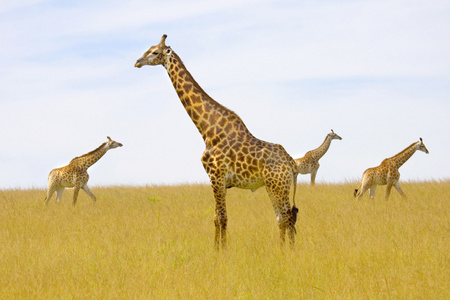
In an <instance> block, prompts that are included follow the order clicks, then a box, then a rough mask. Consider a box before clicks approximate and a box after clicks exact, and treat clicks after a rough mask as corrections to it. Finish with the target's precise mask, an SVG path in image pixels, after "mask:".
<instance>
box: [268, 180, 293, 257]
mask: <svg viewBox="0 0 450 300" xmlns="http://www.w3.org/2000/svg"><path fill="white" fill-rule="evenodd" d="M266 190H267V193H268V194H269V197H270V199H271V200H272V205H273V207H274V209H275V213H276V214H277V220H278V227H279V229H280V243H281V247H283V246H284V244H285V241H286V231H287V234H288V237H289V242H290V245H291V247H292V248H293V247H294V245H295V233H296V230H295V222H296V220H297V213H298V208H297V207H295V206H293V207H292V208H291V207H290V202H289V187H288V188H285V189H281V188H279V187H276V186H273V187H272V186H269V185H266Z"/></svg>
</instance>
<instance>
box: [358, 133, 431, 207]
mask: <svg viewBox="0 0 450 300" xmlns="http://www.w3.org/2000/svg"><path fill="white" fill-rule="evenodd" d="M416 150H420V151H423V152H425V153H428V149H427V148H426V147H425V145H424V143H423V141H422V138H420V140H419V141H418V142H415V143H412V144H411V145H410V146H408V147H407V148H406V149H405V150H403V151H402V152H400V153H398V154H397V155H395V156H393V157H391V158H386V159H385V160H383V161H382V162H381V164H380V165H379V166H378V167H374V168H369V169H367V170H365V171H364V173H363V176H362V181H361V184H360V185H359V187H358V188H357V189H355V191H354V193H353V195H354V196H355V197H356V199H357V200H359V199H360V198H361V197H362V196H363V195H364V193H365V192H366V191H367V190H369V195H370V199H373V198H374V197H375V189H376V188H377V185H387V187H386V196H385V199H386V200H388V199H389V195H390V193H391V188H392V186H394V187H395V189H396V190H397V191H398V192H399V193H400V195H401V196H402V197H403V198H406V195H405V193H403V191H402V189H401V188H400V186H399V183H398V182H399V179H400V172H399V171H398V169H399V168H400V167H401V166H402V165H403V164H404V163H405V162H406V161H407V160H408V159H409V158H410V157H411V156H412V155H413V154H414V153H415V152H416Z"/></svg>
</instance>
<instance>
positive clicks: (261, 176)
mask: <svg viewBox="0 0 450 300" xmlns="http://www.w3.org/2000/svg"><path fill="white" fill-rule="evenodd" d="M166 37H167V36H166V35H163V37H162V38H161V41H160V42H159V44H158V45H156V46H152V47H150V48H149V50H148V51H146V52H145V53H144V54H143V56H142V57H141V58H139V59H138V60H137V62H136V64H135V67H138V68H140V67H142V66H144V65H163V66H164V67H165V68H166V70H167V73H168V74H169V77H170V79H171V81H172V84H173V86H174V88H175V91H176V92H177V94H178V97H179V98H180V100H181V103H182V104H183V106H184V108H185V109H186V112H187V113H188V115H189V116H190V117H191V119H192V121H193V122H194V124H195V126H196V127H197V129H198V131H199V132H200V134H201V135H202V137H203V140H204V141H205V145H206V149H205V151H204V152H203V155H202V158H201V160H202V163H203V167H204V168H205V171H206V173H207V174H208V175H209V178H210V181H211V187H212V189H213V192H214V197H215V201H216V203H215V204H216V207H215V216H214V223H215V228H216V230H215V239H214V241H215V247H216V249H219V244H220V242H221V244H222V248H226V240H227V235H226V227H227V211H226V201H225V196H226V190H227V189H228V188H232V187H238V188H242V189H251V190H256V189H258V188H260V187H262V186H264V185H265V186H266V190H267V192H268V194H269V196H270V199H271V201H272V205H273V208H274V210H275V213H276V215H277V220H278V226H279V229H280V238H281V244H282V245H283V244H284V241H285V235H286V230H288V236H289V239H290V244H291V246H293V245H294V241H295V238H294V234H295V221H296V215H297V212H298V209H297V208H296V207H295V205H294V206H293V207H292V208H291V206H290V202H289V191H290V187H291V186H292V185H294V197H295V183H296V178H297V172H296V165H295V162H294V160H293V159H292V157H291V156H290V155H289V154H288V153H287V152H286V150H285V149H284V148H283V147H282V146H281V145H278V144H273V143H269V142H265V141H262V140H259V139H257V138H255V137H254V136H253V135H252V134H251V133H250V131H249V130H248V129H247V127H246V126H245V124H244V122H243V121H242V120H241V118H240V117H239V116H238V115H237V114H236V113H234V112H233V111H231V110H229V109H228V108H226V107H224V106H223V105H221V104H219V103H218V102H216V101H215V100H213V99H212V98H211V97H210V96H209V95H208V94H206V92H204V91H203V89H202V88H201V87H200V85H199V84H198V83H197V82H196V81H195V80H194V78H193V77H192V75H191V74H190V73H189V71H188V70H187V69H186V67H185V66H184V64H183V62H182V61H181V59H180V57H179V56H178V55H177V54H176V53H175V52H174V51H173V50H172V49H171V48H170V47H169V46H166V45H165V40H166Z"/></svg>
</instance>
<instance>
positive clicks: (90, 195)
mask: <svg viewBox="0 0 450 300" xmlns="http://www.w3.org/2000/svg"><path fill="white" fill-rule="evenodd" d="M82 189H83V190H84V191H85V192H86V194H88V195H89V197H91V198H92V201H93V202H94V203H95V202H96V201H97V198H96V197H95V195H94V194H93V193H92V192H91V190H89V188H88V186H87V184H85V185H83V187H82Z"/></svg>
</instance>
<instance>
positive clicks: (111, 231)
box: [0, 181, 450, 299]
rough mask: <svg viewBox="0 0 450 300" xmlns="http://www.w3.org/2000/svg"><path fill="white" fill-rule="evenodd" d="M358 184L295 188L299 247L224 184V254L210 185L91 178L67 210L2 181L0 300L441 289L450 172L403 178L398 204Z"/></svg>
mask: <svg viewBox="0 0 450 300" xmlns="http://www.w3.org/2000/svg"><path fill="white" fill-rule="evenodd" d="M357 185H358V183H346V184H318V185H316V186H315V187H311V186H308V185H299V187H298V194H297V201H296V202H297V206H298V208H299V210H300V211H299V215H298V221H297V226H296V227H297V236H296V238H297V243H296V248H295V249H294V250H291V249H290V248H289V247H286V249H284V250H282V249H280V247H279V235H278V227H277V225H276V220H275V214H274V212H273V209H272V206H271V203H270V201H269V199H268V196H267V193H266V192H265V190H264V188H262V189H260V190H258V191H256V192H255V193H251V192H250V191H244V190H238V189H231V190H229V191H228V196H227V204H228V218H229V223H228V234H229V249H228V251H225V252H223V251H219V252H216V251H215V250H214V249H213V234H214V225H213V210H214V201H213V195H212V191H211V188H210V187H209V186H206V185H180V186H147V187H104V188H103V187H102V188H100V187H97V188H94V189H93V192H94V193H95V194H96V196H97V198H98V202H97V204H95V205H94V204H92V201H91V200H90V198H88V197H87V196H86V195H85V194H83V193H80V197H79V200H78V203H77V206H76V207H72V205H71V191H70V190H69V191H66V193H65V194H64V197H63V202H62V203H61V204H56V203H55V200H54V199H52V200H51V202H50V203H49V205H47V206H45V205H44V204H43V199H44V195H45V191H44V190H39V189H34V190H2V191H0V216H1V221H0V264H1V268H0V298H1V299H30V298H31V299H55V298H57V299H73V298H82V299H342V298H344V299H388V298H393V299H450V286H449V282H450V254H449V253H450V201H449V199H450V181H432V182H409V183H408V182H407V183H403V184H402V187H403V190H404V191H405V193H406V194H407V196H408V199H407V201H404V200H403V199H402V198H401V197H400V196H399V195H398V193H396V192H395V191H393V193H392V195H391V198H390V199H389V201H384V199H383V192H382V191H383V188H379V190H378V194H377V196H376V198H375V200H373V201H371V200H369V199H368V197H367V195H366V197H364V199H363V200H361V201H358V202H357V201H356V200H355V199H354V198H353V190H354V188H355V187H356V186H357ZM286 246H288V245H286Z"/></svg>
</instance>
